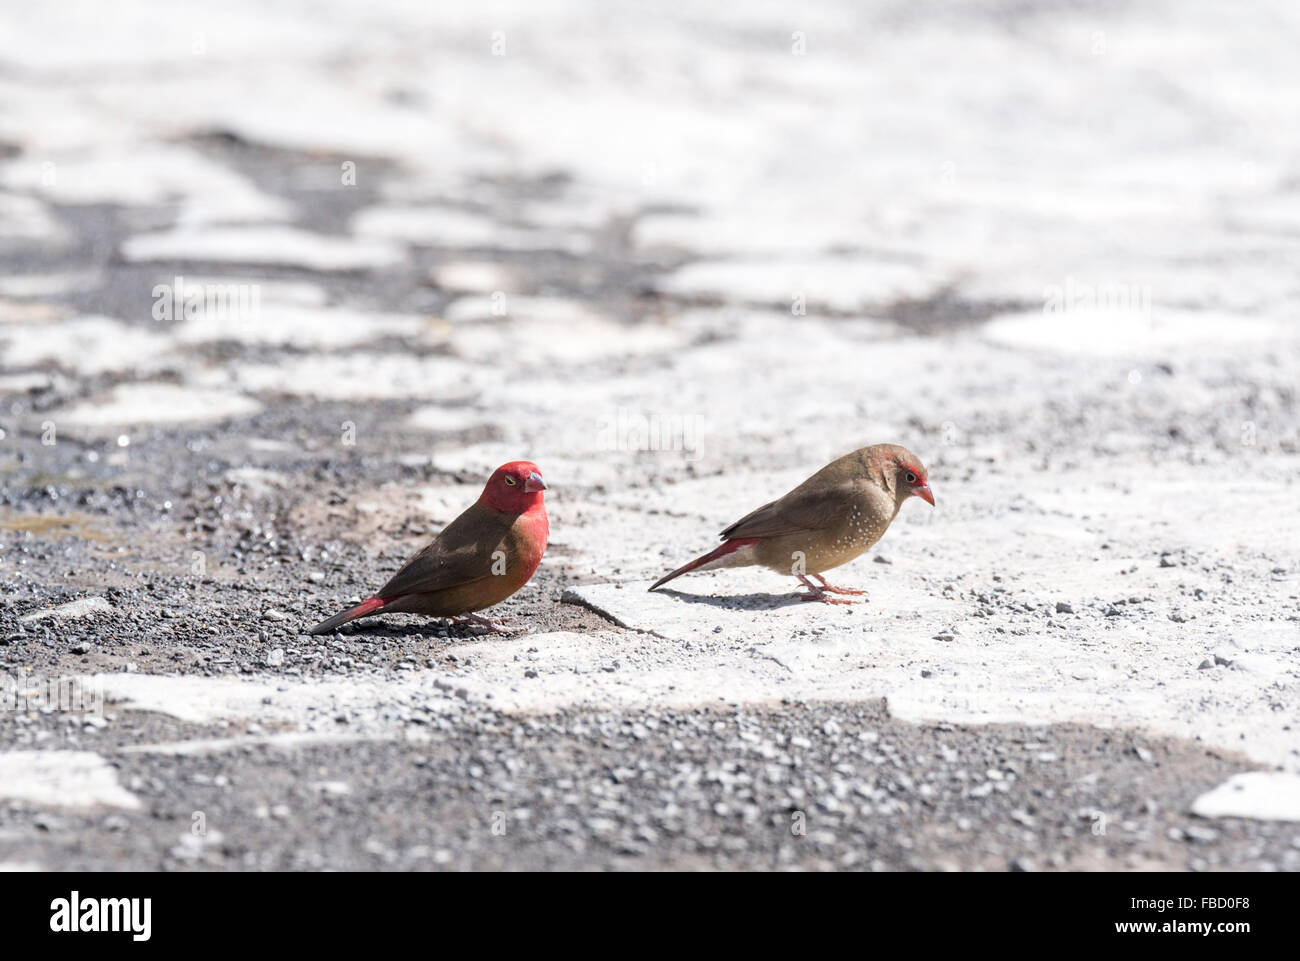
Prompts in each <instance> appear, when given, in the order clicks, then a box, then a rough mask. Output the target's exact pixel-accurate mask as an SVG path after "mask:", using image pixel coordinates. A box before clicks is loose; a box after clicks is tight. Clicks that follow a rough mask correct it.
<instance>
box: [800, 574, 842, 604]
mask: <svg viewBox="0 0 1300 961" xmlns="http://www.w3.org/2000/svg"><path fill="white" fill-rule="evenodd" d="M795 576H796V577H798V578H799V580H800V581H801V582H802V583H803V586H804V587H806V588H808V593H807V594H796V595H795V597H797V598H799V600H801V601H821V602H822V603H823V604H852V603H854V602H853V601H842V600H840V599H839V598H838V597H827V596H826V590H827V589H823V588H821V587H818V586H817V585H816V584H814V583H813V582H812V581H810V580H808V578H806V577H804V576H803V575H802V574H797V575H795ZM814 576H816V575H814ZM818 579H819V580H820V578H818Z"/></svg>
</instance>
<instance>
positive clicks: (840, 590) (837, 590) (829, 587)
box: [813, 574, 867, 596]
mask: <svg viewBox="0 0 1300 961" xmlns="http://www.w3.org/2000/svg"><path fill="white" fill-rule="evenodd" d="M813 577H815V578H817V580H819V581H821V582H822V590H824V591H830V592H831V593H832V594H852V595H855V596H861V595H864V594H866V593H867V592H866V591H860V590H858V589H857V588H854V587H836V586H835V585H834V584H827V583H826V578H824V577H822V576H821V575H820V574H814V575H813Z"/></svg>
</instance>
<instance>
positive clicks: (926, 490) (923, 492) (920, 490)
mask: <svg viewBox="0 0 1300 961" xmlns="http://www.w3.org/2000/svg"><path fill="white" fill-rule="evenodd" d="M912 493H913V494H915V495H916V496H917V497H919V498H921V500H923V501H929V502H930V506H931V507H933V506H934V493H933V492H932V491H931V490H930V485H929V484H922V485H921V486H920V487H913V488H912Z"/></svg>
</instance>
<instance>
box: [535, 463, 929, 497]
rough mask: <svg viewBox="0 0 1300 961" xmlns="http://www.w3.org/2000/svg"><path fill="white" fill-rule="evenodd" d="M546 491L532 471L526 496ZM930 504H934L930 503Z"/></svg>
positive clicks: (540, 476) (537, 474) (544, 484)
mask: <svg viewBox="0 0 1300 961" xmlns="http://www.w3.org/2000/svg"><path fill="white" fill-rule="evenodd" d="M544 490H546V482H545V481H544V480H542V475H541V474H539V473H537V471H533V472H532V473H531V474H529V475H528V480H526V481H524V491H525V493H528V494H535V493H537V492H538V491H544ZM930 503H932V504H933V503H934V501H931V502H930Z"/></svg>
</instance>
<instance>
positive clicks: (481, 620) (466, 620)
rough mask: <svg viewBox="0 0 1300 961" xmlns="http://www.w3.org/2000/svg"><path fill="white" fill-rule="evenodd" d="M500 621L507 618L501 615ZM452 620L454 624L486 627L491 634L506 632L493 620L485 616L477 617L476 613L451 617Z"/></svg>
mask: <svg viewBox="0 0 1300 961" xmlns="http://www.w3.org/2000/svg"><path fill="white" fill-rule="evenodd" d="M501 620H502V621H506V620H509V618H506V617H503V618H501ZM452 622H453V623H456V624H477V625H479V626H480V627H486V628H487V629H488V630H489V631H491V632H492V633H493V634H505V633H506V632H505V631H504V630H502V629H501V628H500V627H498V626H497V625H496V624H495V623H494V622H492V621H489V620H488V619H487V618H486V617H479V616H478V615H477V614H465V615H464V616H462V617H453V618H452Z"/></svg>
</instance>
